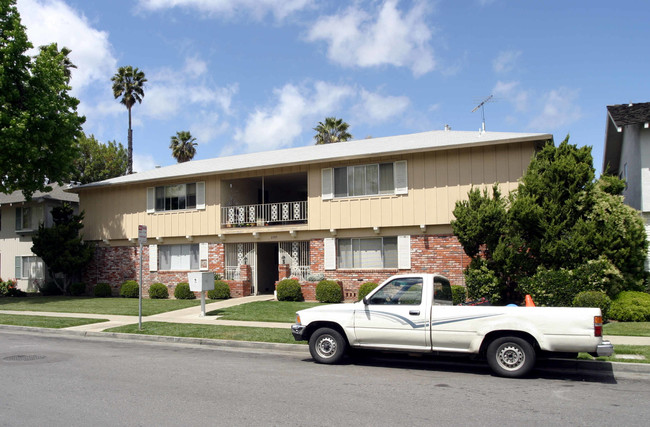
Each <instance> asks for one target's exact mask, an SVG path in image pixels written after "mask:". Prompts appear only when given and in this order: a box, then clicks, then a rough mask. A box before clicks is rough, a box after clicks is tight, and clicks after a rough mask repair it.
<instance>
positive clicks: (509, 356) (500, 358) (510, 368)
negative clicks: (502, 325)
mask: <svg viewBox="0 0 650 427" xmlns="http://www.w3.org/2000/svg"><path fill="white" fill-rule="evenodd" d="M535 356H536V355H535V350H534V349H533V346H532V345H531V344H530V343H529V342H528V341H526V340H525V339H523V338H518V337H502V338H497V339H495V340H494V341H492V342H491V343H490V345H489V346H488V348H487V361H488V364H489V365H490V368H492V371H494V373H495V374H497V375H499V376H501V377H508V378H519V377H522V376H524V375H526V374H527V373H528V372H530V370H531V369H533V366H535Z"/></svg>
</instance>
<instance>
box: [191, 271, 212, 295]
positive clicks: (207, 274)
mask: <svg viewBox="0 0 650 427" xmlns="http://www.w3.org/2000/svg"><path fill="white" fill-rule="evenodd" d="M187 281H188V282H189V284H190V290H191V291H192V292H202V291H211V290H213V289H214V273H213V272H211V271H201V272H192V273H187Z"/></svg>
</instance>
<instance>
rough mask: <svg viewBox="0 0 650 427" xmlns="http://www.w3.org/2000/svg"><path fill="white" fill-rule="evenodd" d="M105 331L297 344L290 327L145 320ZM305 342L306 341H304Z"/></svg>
mask: <svg viewBox="0 0 650 427" xmlns="http://www.w3.org/2000/svg"><path fill="white" fill-rule="evenodd" d="M104 332H121V333H127V334H144V335H162V336H169V337H191V338H210V339H220V340H235V341H257V342H275V343H285V344H297V343H298V342H297V341H296V340H294V339H293V335H291V330H290V329H289V328H286V329H280V328H250V327H247V326H220V325H195V324H188V323H165V322H143V323H142V331H140V330H138V325H137V324H133V325H126V326H119V327H117V328H111V329H107V330H106V331H104ZM303 344H304V343H303Z"/></svg>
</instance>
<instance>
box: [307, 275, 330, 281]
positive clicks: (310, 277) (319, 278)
mask: <svg viewBox="0 0 650 427" xmlns="http://www.w3.org/2000/svg"><path fill="white" fill-rule="evenodd" d="M305 280H306V281H308V282H320V281H322V280H325V274H323V273H312V274H310V275H308V276H307V277H305Z"/></svg>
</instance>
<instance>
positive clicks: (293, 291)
mask: <svg viewBox="0 0 650 427" xmlns="http://www.w3.org/2000/svg"><path fill="white" fill-rule="evenodd" d="M275 289H276V291H277V298H278V301H303V300H304V297H303V296H302V289H301V288H300V282H298V281H297V280H295V279H284V280H280V281H279V282H278V284H277V286H276V287H275Z"/></svg>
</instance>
